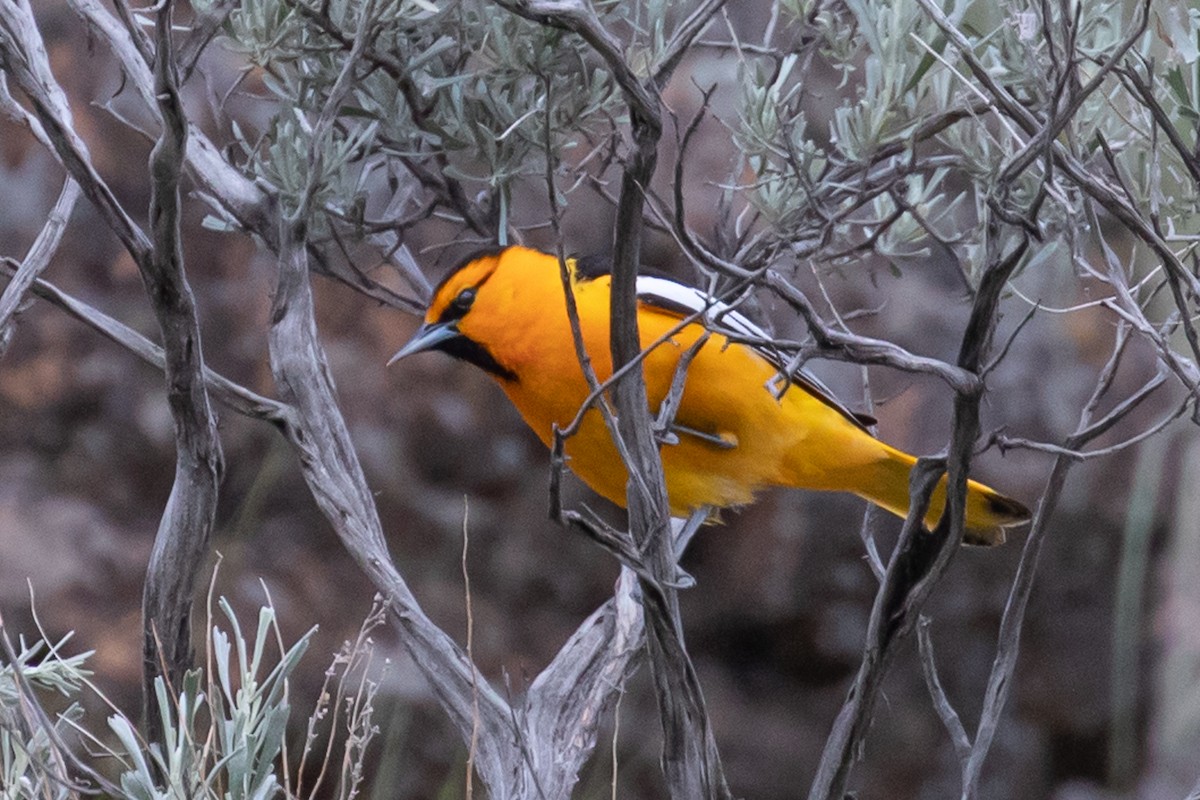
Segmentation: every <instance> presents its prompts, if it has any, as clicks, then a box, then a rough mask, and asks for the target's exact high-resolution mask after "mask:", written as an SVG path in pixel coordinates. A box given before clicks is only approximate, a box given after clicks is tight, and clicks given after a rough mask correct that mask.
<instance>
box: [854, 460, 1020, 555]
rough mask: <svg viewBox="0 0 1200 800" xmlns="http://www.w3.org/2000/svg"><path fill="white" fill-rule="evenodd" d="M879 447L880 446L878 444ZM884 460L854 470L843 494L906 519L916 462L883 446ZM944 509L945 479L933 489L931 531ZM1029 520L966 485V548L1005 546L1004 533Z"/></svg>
mask: <svg viewBox="0 0 1200 800" xmlns="http://www.w3.org/2000/svg"><path fill="white" fill-rule="evenodd" d="M881 444H882V443H881ZM883 448H884V457H883V458H882V459H880V460H878V461H876V462H874V463H873V464H872V465H871V466H870V467H868V468H866V469H860V470H856V473H857V474H856V476H855V479H854V485H853V486H847V487H846V490H847V491H850V492H853V493H854V494H856V495H858V496H859V497H862V498H864V499H866V500H869V501H871V502H872V503H875V504H876V505H878V506H880V507H882V508H885V509H887V510H888V511H890V512H892V513H893V514H896V515H898V516H901V517H904V516H907V515H908V477H909V472H910V471H911V470H912V467H913V465H914V464H915V463H917V460H916V459H915V458H913V457H912V456H910V455H908V454H907V453H903V452H901V451H899V450H896V449H895V448H892V447H888V446H887V445H883ZM945 505H946V478H945V477H944V476H943V477H942V480H941V483H939V484H938V486H937V488H936V489H934V492H933V497H932V498H931V500H930V503H929V513H928V514H927V515H926V516H925V526H926V527H928V528H933V527H934V526H935V525H937V523H938V520H940V519H941V517H942V509H943V508H945ZM1028 519H1029V509H1028V508H1026V507H1025V506H1023V505H1022V504H1021V503H1019V502H1017V501H1016V500H1013V499H1012V498H1010V497H1005V496H1004V495H1002V494H1000V493H999V492H997V491H996V490H994V489H991V488H989V487H987V486H984V485H983V484H982V483H978V482H976V481H967V519H966V534H965V537H964V539H963V542H964V543H965V544H973V545H982V546H985V547H990V546H992V545H997V544H1003V543H1004V529H1005V528H1009V527H1012V526H1014V525H1019V524H1021V523H1022V522H1025V521H1026V520H1028Z"/></svg>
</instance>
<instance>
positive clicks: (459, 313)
mask: <svg viewBox="0 0 1200 800" xmlns="http://www.w3.org/2000/svg"><path fill="white" fill-rule="evenodd" d="M477 288H478V287H475V286H468V287H467V288H465V289H463V290H462V291H460V292H459V293H458V294H456V295H455V296H454V299H453V300H451V301H450V302H449V303H448V304H447V305H446V310H445V311H443V312H442V315H441V317H439V318H438V322H453V321H454V320H456V319H462V318H463V317H464V316H466V314H467V312H468V311H470V310H471V305H472V304H473V303H474V302H475V293H476V289H477Z"/></svg>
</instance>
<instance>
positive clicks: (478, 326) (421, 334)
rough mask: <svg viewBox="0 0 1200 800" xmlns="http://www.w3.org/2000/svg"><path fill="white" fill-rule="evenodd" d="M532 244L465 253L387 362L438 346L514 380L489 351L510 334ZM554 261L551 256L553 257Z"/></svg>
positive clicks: (494, 373) (513, 375)
mask: <svg viewBox="0 0 1200 800" xmlns="http://www.w3.org/2000/svg"><path fill="white" fill-rule="evenodd" d="M525 254H530V255H531V256H541V255H542V254H541V253H536V252H535V251H532V250H528V251H527V250H524V248H518V247H509V248H503V249H498V250H488V251H485V252H482V253H478V254H476V255H474V256H471V257H469V258H468V259H467V260H466V261H464V262H463V263H462V264H461V265H460V266H459V267H458V268H457V269H455V270H454V271H452V272H451V273H450V274H449V275H447V276H446V278H445V279H444V280H443V281H442V282H441V283H440V284H439V285H438V287H437V289H436V290H435V291H434V293H433V299H432V300H431V301H430V303H429V308H428V309H427V310H426V311H425V321H424V324H422V325H421V327H420V328H418V329H417V332H416V333H415V334H413V337H412V339H410V340H409V341H408V344H406V345H404V347H402V348H401V349H400V351H399V352H397V353H396V354H395V355H394V356H392V358H391V360H389V361H388V364H389V365H391V364H394V363H395V362H397V361H399V360H400V359H402V358H404V357H406V356H410V355H413V354H414V353H421V352H424V351H426V350H440V351H442V352H443V353H447V354H448V355H451V356H454V357H455V358H460V359H462V360H464V361H468V362H470V363H472V364H474V365H475V366H477V367H479V368H481V369H483V370H485V371H487V372H489V373H491V374H492V375H493V376H495V377H497V378H500V379H503V380H507V381H516V380H517V376H516V373H514V372H513V371H512V369H511V368H509V367H508V366H506V365H505V364H503V363H502V361H503V359H502V358H499V357H498V356H497V353H496V352H495V351H496V349H497V348H498V347H502V345H503V342H504V341H506V339H507V338H508V337H509V336H510V335H511V331H512V328H513V325H514V320H513V318H512V313H513V310H514V309H515V308H517V307H518V306H517V300H516V297H515V293H516V291H518V288H519V286H520V285H521V284H522V283H524V282H525V281H526V279H529V278H533V277H534V276H533V275H531V274H529V271H528V270H523V269H521V266H522V263H521V262H523V261H525V260H526V259H524V258H523V256H524V255H525ZM556 263H557V262H556Z"/></svg>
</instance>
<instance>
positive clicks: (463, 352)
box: [433, 334, 520, 383]
mask: <svg viewBox="0 0 1200 800" xmlns="http://www.w3.org/2000/svg"><path fill="white" fill-rule="evenodd" d="M433 349H434V350H441V351H442V352H443V353H445V354H446V355H450V356H454V357H455V358H457V359H460V360H462V361H466V362H467V363H468V364H474V365H475V366H477V367H479V368H480V369H481V370H483V371H484V372H487V373H489V374H491V375H494V376H495V377H497V378H499V379H501V380H505V381H509V382H510V383H520V379H519V378H517V373H515V372H513V371H512V370H511V369H509V368H508V367H506V366H504V365H503V364H501V363H500V362H499V361H497V360H496V357H495V356H493V355H492V354H491V353H490V352H489V351H488V349H487V348H486V347H484V346H483V345H481V344H480V343H479V342H476V341H474V340H473V339H468V338H467V337H466V336H463V335H462V334H459V335H458V336H455V337H454V338H453V339H447V340H446V341H444V342H439V343H438V344H437V345H435V346H434V348H433Z"/></svg>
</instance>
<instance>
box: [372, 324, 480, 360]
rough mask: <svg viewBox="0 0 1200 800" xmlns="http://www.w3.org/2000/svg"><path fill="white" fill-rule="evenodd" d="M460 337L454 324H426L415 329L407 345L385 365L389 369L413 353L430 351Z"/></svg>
mask: <svg viewBox="0 0 1200 800" xmlns="http://www.w3.org/2000/svg"><path fill="white" fill-rule="evenodd" d="M461 335H462V334H461V333H459V331H458V325H457V324H456V323H455V322H434V323H428V322H427V323H425V324H424V325H422V326H421V327H420V328H417V332H416V333H414V334H413V337H412V338H411V339H409V340H408V344H406V345H404V347H401V348H400V351H399V352H397V353H396V355H394V356H392V357H391V358H390V359H389V360H388V362H387V365H388V366H389V367H390V366H391V365H392V364H395V363H396V362H397V361H399V360H400V359H402V358H404V357H405V356H411V355H412V354H413V353H421V352H424V351H426V350H432V349H434V348H435V347H437V346H438V345H439V344H441V343H442V342H448V341H450V340H451V339H454V338H456V337H458V336H461Z"/></svg>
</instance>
